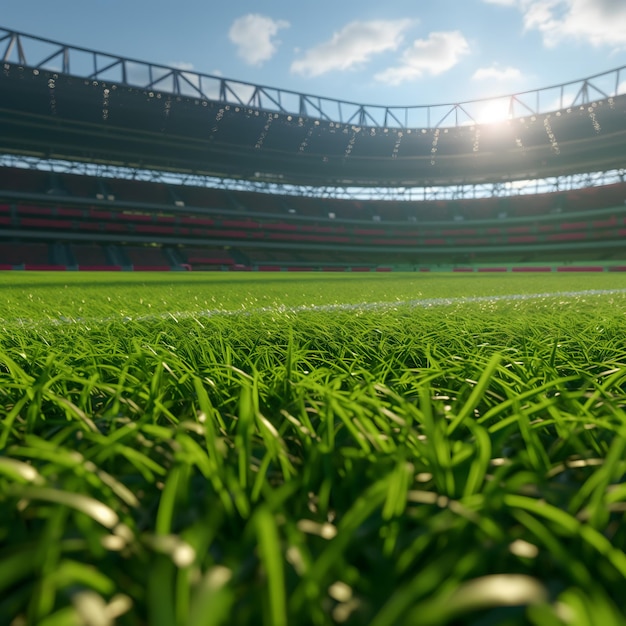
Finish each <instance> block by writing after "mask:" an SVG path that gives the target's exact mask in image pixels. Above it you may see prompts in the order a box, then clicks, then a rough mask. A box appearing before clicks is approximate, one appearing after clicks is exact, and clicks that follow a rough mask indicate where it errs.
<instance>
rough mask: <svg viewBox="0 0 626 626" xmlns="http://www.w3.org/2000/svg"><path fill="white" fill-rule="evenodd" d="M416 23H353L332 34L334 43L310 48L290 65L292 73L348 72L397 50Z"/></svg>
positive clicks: (317, 74)
mask: <svg viewBox="0 0 626 626" xmlns="http://www.w3.org/2000/svg"><path fill="white" fill-rule="evenodd" d="M412 23H413V22H412V21H411V20H408V19H404V20H372V21H368V22H361V21H354V22H350V23H349V24H347V25H346V26H344V27H343V28H342V29H341V30H340V31H338V32H336V33H334V34H333V36H332V37H331V39H329V40H328V41H325V42H324V43H321V44H319V45H317V46H315V47H314V48H310V49H309V50H307V51H306V52H305V53H304V56H303V57H302V58H301V59H298V60H296V61H294V62H293V63H292V64H291V71H292V72H294V73H295V74H303V75H305V76H320V75H321V74H326V73H327V72H330V71H332V70H348V69H351V68H353V67H355V66H357V65H360V64H363V63H366V62H367V61H369V59H370V58H371V57H372V56H374V55H375V54H380V53H381V52H386V51H388V50H396V49H397V48H398V46H399V45H400V44H401V43H402V40H403V34H404V31H405V30H406V29H407V28H408V27H409V26H410V25H411V24H412Z"/></svg>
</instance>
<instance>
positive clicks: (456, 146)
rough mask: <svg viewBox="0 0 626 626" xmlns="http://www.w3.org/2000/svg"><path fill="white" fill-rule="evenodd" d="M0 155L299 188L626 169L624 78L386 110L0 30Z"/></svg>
mask: <svg viewBox="0 0 626 626" xmlns="http://www.w3.org/2000/svg"><path fill="white" fill-rule="evenodd" d="M0 55H1V56H2V61H3V68H2V69H3V71H2V72H1V73H0V92H1V93H2V94H3V97H2V101H1V102H0V152H3V153H9V154H24V155H33V156H38V157H42V158H54V159H66V160H74V161H85V162H94V163H109V164H114V165H121V166H128V167H133V168H147V169H156V170H164V171H171V172H181V173H194V174H196V173H197V174H206V175H211V176H222V177H228V178H235V179H236V178H242V179H248V180H265V181H271V182H282V183H289V184H295V185H338V186H342V185H359V186H373V187H392V186H420V187H423V186H430V185H459V184H481V183H500V182H503V181H514V180H527V179H533V178H545V177H548V176H558V175H567V174H575V173H581V172H590V171H602V170H608V169H613V168H623V167H624V166H625V165H626V150H625V149H624V148H625V147H626V95H625V94H620V93H618V85H619V84H620V76H622V75H623V74H624V72H626V68H619V69H616V70H612V71H611V72H607V73H605V74H599V75H597V76H594V77H591V78H587V79H583V80H580V81H577V82H575V83H567V84H563V85H557V86H553V87H549V88H545V89H540V90H536V91H532V92H526V93H521V94H513V95H510V96H507V97H506V98H499V99H495V100H494V99H492V100H490V101H488V102H489V103H493V102H498V103H499V104H500V105H502V104H503V103H504V105H505V106H506V112H507V115H506V118H505V119H501V120H500V121H498V122H494V123H490V124H480V123H477V122H476V119H477V117H476V115H475V114H474V111H475V110H476V107H477V106H479V105H485V103H486V102H487V101H474V102H465V103H453V104H445V105H438V106H416V107H380V106H368V105H361V104H357V103H351V102H342V101H338V100H330V99H324V98H317V97H315V96H311V95H307V94H299V93H294V92H289V91H283V90H279V89H274V88H269V87H264V86H260V85H252V84H248V83H241V82H237V81H231V80H228V79H225V78H221V77H215V76H207V75H200V74H195V73H193V72H188V71H184V70H180V69H176V68H169V67H164V66H157V65H153V64H149V63H143V62H140V61H135V60H131V59H125V58H122V57H117V56H114V55H111V54H107V53H100V52H97V51H93V50H87V49H84V48H74V47H69V46H66V45H64V44H61V43H57V42H52V41H49V40H43V39H39V38H35V37H30V36H28V35H23V34H20V33H17V32H14V31H9V30H3V29H0Z"/></svg>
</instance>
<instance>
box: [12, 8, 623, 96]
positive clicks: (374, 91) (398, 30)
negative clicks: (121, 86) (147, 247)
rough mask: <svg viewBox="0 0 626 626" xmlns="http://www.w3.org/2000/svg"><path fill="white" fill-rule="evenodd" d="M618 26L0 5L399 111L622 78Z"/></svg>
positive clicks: (546, 14)
mask: <svg viewBox="0 0 626 626" xmlns="http://www.w3.org/2000/svg"><path fill="white" fill-rule="evenodd" d="M625 25H626V0H430V1H429V2H426V1H424V0H397V1H394V0H389V1H388V2H383V1H381V0H360V1H359V2H358V3H355V2H351V1H347V0H343V1H340V0H335V1H332V2H331V1H328V0H317V1H316V2H302V3H301V2H297V0H292V1H290V2H286V1H283V0H274V1H271V2H258V1H257V2H255V1H253V0H167V1H166V0H123V1H122V0H56V1H55V2H49V0H3V7H2V12H1V13H0V26H2V27H5V28H11V29H16V30H20V31H23V32H26V33H30V34H34V35H38V36H42V37H47V38H50V39H55V40H59V41H61V42H64V43H68V44H72V45H77V46H85V47H90V48H94V49H97V50H102V51H104V52H110V53H113V54H118V55H123V56H128V57H134V58H137V59H140V60H145V61H150V62H153V63H163V64H168V65H170V64H173V65H175V66H177V67H180V68H183V69H189V70H194V71H198V72H203V73H208V74H217V75H220V76H224V77H227V78H231V79H237V80H242V81H249V82H254V83H260V84H264V85H267V86H272V87H278V88H282V89H293V90H295V91H301V92H306V93H309V94H314V95H320V96H325V97H333V98H338V99H344V100H349V101H355V102H359V103H364V104H384V105H402V106H404V105H407V106H408V105H421V104H438V103H451V102H460V101H465V100H469V99H474V98H481V97H489V96H495V95H500V94H509V93H514V92H520V91H525V90H530V89H535V88H539V87H545V86H549V85H552V84H556V83H560V82H563V81H568V80H576V79H579V78H584V77H585V76H589V75H592V74H596V73H600V72H604V71H607V70H610V69H612V68H615V67H619V66H621V65H626V27H625ZM623 80H624V85H626V73H625V74H624V77H623ZM625 88H626V87H625Z"/></svg>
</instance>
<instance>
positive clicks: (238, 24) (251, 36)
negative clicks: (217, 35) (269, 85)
mask: <svg viewBox="0 0 626 626" xmlns="http://www.w3.org/2000/svg"><path fill="white" fill-rule="evenodd" d="M288 27H289V22H286V21H285V20H273V19H272V18H271V17H266V16H265V15H259V14H256V13H249V14H248V15H243V16H242V17H238V18H237V19H236V20H235V21H234V22H233V23H232V25H231V27H230V30H229V31H228V38H229V39H230V40H231V42H232V43H234V44H235V45H236V46H237V54H238V55H239V56H240V57H241V58H242V59H243V60H244V61H245V62H246V63H248V64H249V65H261V64H262V63H264V62H265V61H268V60H269V59H271V58H272V57H273V56H274V53H275V52H276V50H277V48H278V43H279V42H277V41H276V35H277V34H278V31H279V30H280V29H281V28H288Z"/></svg>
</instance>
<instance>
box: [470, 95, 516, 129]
mask: <svg viewBox="0 0 626 626" xmlns="http://www.w3.org/2000/svg"><path fill="white" fill-rule="evenodd" d="M509 117H510V115H509V100H508V98H506V99H502V98H500V99H498V100H485V101H484V102H480V103H478V104H477V106H476V113H475V115H474V119H475V120H476V122H477V123H478V124H499V123H502V122H504V121H506V120H508V119H509Z"/></svg>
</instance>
